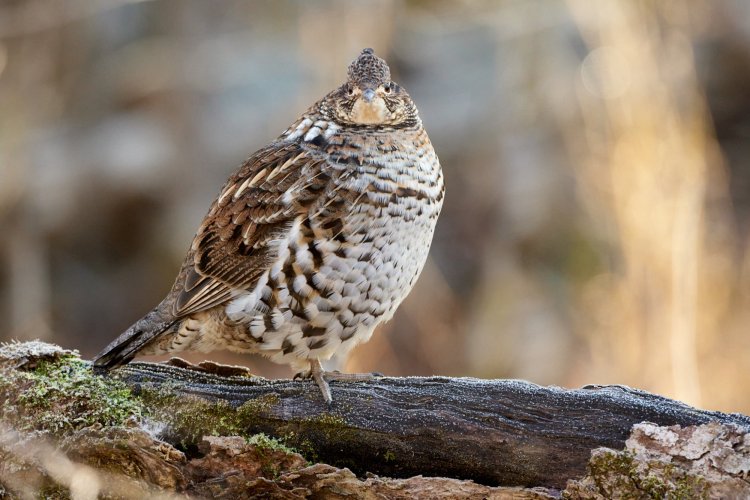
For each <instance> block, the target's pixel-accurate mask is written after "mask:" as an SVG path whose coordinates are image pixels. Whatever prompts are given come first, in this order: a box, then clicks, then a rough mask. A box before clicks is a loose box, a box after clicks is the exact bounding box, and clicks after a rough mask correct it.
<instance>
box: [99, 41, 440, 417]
mask: <svg viewBox="0 0 750 500" xmlns="http://www.w3.org/2000/svg"><path fill="white" fill-rule="evenodd" d="M348 77H349V78H348V81H347V82H346V83H344V84H343V85H341V86H340V87H339V88H337V89H336V90H334V91H333V92H331V93H329V94H328V95H326V96H325V97H324V98H323V99H321V100H320V101H318V102H317V103H315V104H314V105H313V106H312V107H311V108H310V109H308V110H307V112H305V113H304V114H303V115H302V117H300V118H299V119H298V120H297V121H296V122H295V123H294V124H293V125H292V126H291V127H289V128H288V129H287V130H286V131H285V132H284V133H283V134H282V135H281V136H280V137H279V138H278V139H276V140H275V141H273V142H272V143H271V144H270V145H269V146H267V147H265V148H263V149H261V150H259V151H257V152H256V153H255V154H253V155H252V156H251V157H250V158H249V159H248V160H247V161H245V162H244V163H243V164H242V166H241V167H240V169H239V171H237V172H236V173H235V174H234V175H232V176H231V177H230V178H229V181H228V182H227V183H226V185H225V186H224V188H223V189H222V190H221V193H220V194H219V196H218V198H217V199H216V200H215V201H214V203H213V205H212V206H211V209H210V210H209V212H208V215H207V216H206V218H205V220H204V221H203V223H202V224H201V226H200V228H199V229H198V232H197V234H196V235H195V239H194V240H193V243H192V246H191V247H190V250H189V251H188V254H187V257H186V259H185V262H184V264H183V265H182V269H181V270H180V273H179V275H178V276H177V279H176V281H175V284H174V286H173V287H172V291H171V292H170V293H169V294H168V295H167V297H166V298H165V299H164V300H163V301H162V302H161V303H160V304H159V305H158V306H156V308H155V309H154V310H153V311H151V312H150V313H148V314H147V315H146V316H145V317H143V318H142V319H140V320H138V321H137V322H136V323H135V324H134V325H133V326H131V327H130V328H129V329H128V330H127V331H126V332H125V333H123V334H122V335H120V336H119V337H118V338H117V339H116V340H115V341H114V342H112V343H111V344H110V345H108V346H107V347H106V348H105V349H104V350H103V351H102V352H101V353H100V354H99V355H98V357H97V358H96V360H95V362H94V363H95V367H97V368H98V369H100V370H101V369H105V370H106V369H111V368H114V367H117V366H119V365H122V364H125V363H127V362H128V361H130V360H131V359H132V358H133V357H134V356H136V355H138V354H162V353H167V352H176V351H183V350H194V351H203V352H208V351H213V350H216V349H229V350H232V351H238V352H247V353H256V354H261V355H263V356H266V357H268V358H270V359H271V360H273V361H275V362H278V363H286V364H289V365H291V366H292V367H294V368H296V369H298V370H302V373H301V374H302V375H303V376H305V377H312V378H313V379H314V380H315V381H316V382H317V384H318V386H319V387H320V389H321V391H322V392H323V397H324V398H325V400H326V401H327V402H330V401H331V393H330V389H329V387H328V383H327V381H326V379H328V380H330V379H347V378H356V377H357V375H354V374H351V375H347V374H341V373H337V372H336V373H334V372H324V371H323V370H322V367H321V364H320V362H321V360H327V359H329V358H330V357H331V356H332V355H333V354H334V353H346V352H348V351H349V350H350V349H351V348H352V347H354V346H355V345H357V344H359V343H361V342H365V341H367V340H368V339H369V338H370V336H371V335H372V332H373V330H374V329H375V327H376V326H377V325H378V324H379V323H381V322H383V321H386V320H388V319H390V318H391V317H392V316H393V313H394V312H395V311H396V308H397V307H398V306H399V304H400V303H401V301H402V300H403V299H404V298H405V297H406V295H407V294H408V293H409V291H410V290H411V288H412V286H413V285H414V282H415V281H416V279H417V277H418V275H419V273H420V272H421V270H422V267H423V265H424V263H425V259H426V258H427V252H428V250H429V248H430V243H431V241H432V234H433V231H434V229H435V223H436V221H437V218H438V215H439V214H440V208H441V206H442V203H443V193H444V187H443V176H442V173H441V170H440V164H439V162H438V158H437V156H436V155H435V151H434V150H433V148H432V144H431V143H430V139H429V138H428V137H427V133H426V132H425V130H424V128H423V127H422V121H421V120H420V118H419V116H418V114H417V108H416V106H415V105H414V103H413V102H412V100H411V98H410V97H409V94H407V93H406V91H405V90H404V89H403V88H401V87H400V86H399V85H397V84H396V83H394V82H392V81H391V75H390V70H389V68H388V65H387V64H386V62H385V61H384V60H382V59H380V58H379V57H377V56H376V55H375V54H374V53H373V50H372V49H365V50H363V51H362V53H361V54H360V55H359V57H357V59H356V60H354V62H352V64H351V65H350V66H349V71H348Z"/></svg>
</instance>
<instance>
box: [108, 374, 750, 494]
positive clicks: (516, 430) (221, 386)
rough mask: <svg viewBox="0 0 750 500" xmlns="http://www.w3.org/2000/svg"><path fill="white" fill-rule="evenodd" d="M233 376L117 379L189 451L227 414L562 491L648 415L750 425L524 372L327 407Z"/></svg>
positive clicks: (281, 385)
mask: <svg viewBox="0 0 750 500" xmlns="http://www.w3.org/2000/svg"><path fill="white" fill-rule="evenodd" d="M226 373H231V370H230V371H227V370H226V369H224V368H222V367H220V366H217V365H213V364H204V365H199V366H198V367H195V368H192V369H190V368H185V367H179V366H170V365H167V364H155V363H140V362H139V363H131V364H130V365H127V366H125V367H123V368H121V369H119V370H117V371H116V372H114V374H115V375H114V376H116V377H117V378H119V379H121V380H123V381H124V382H125V383H126V384H128V385H129V386H131V387H132V388H133V390H134V392H135V393H136V394H139V395H141V397H142V398H144V400H145V401H146V402H147V403H148V404H149V405H153V406H156V407H158V406H161V407H162V410H165V411H161V412H156V414H157V415H160V416H161V419H162V420H166V421H167V422H166V426H165V427H164V428H163V429H162V430H161V433H162V436H163V437H164V439H166V440H167V441H169V442H179V443H182V444H183V445H184V446H186V447H188V448H189V447H190V446H194V445H196V444H197V443H198V442H199V440H200V439H201V438H202V436H203V434H205V433H209V431H210V429H208V427H210V426H211V425H213V424H214V423H215V422H214V421H215V420H217V419H227V421H228V422H230V423H229V424H227V425H228V426H230V427H232V429H233V430H235V431H236V429H237V428H240V429H241V430H242V431H243V432H244V433H246V434H248V435H249V434H255V433H264V434H267V435H269V436H274V437H277V438H279V439H281V440H283V441H284V442H285V443H286V444H288V445H290V446H294V447H296V448H298V449H300V450H302V451H303V452H305V453H306V454H307V455H311V456H312V457H313V459H314V460H315V461H322V462H325V463H329V464H331V465H335V466H338V467H347V468H349V469H351V470H352V471H354V472H355V473H357V474H364V473H366V472H369V473H374V474H378V475H382V476H389V477H396V478H398V477H401V478H405V477H411V476H414V475H419V474H421V475H424V476H440V477H448V478H457V479H472V480H474V481H476V482H479V483H482V484H486V485H513V486H546V487H552V488H563V487H564V486H565V483H566V481H567V480H568V479H570V478H575V477H580V476H583V475H584V474H585V472H586V464H587V462H588V461H589V458H590V456H591V451H592V450H593V449H595V448H599V447H608V448H613V449H621V448H623V446H624V444H625V440H626V439H627V438H628V436H629V435H630V432H631V428H632V427H633V425H634V424H637V423H640V422H652V423H654V424H657V425H660V426H671V425H680V426H683V427H684V426H692V425H699V424H704V423H708V422H717V423H720V424H732V425H736V426H738V427H739V429H740V430H741V431H742V432H748V431H750V418H749V417H747V416H745V415H740V414H726V413H720V412H715V411H706V410H700V409H696V408H692V407H690V406H688V405H686V404H684V403H680V402H678V401H674V400H671V399H668V398H664V397H661V396H657V395H654V394H650V393H647V392H644V391H639V390H635V389H631V388H628V387H624V386H612V385H610V386H586V387H584V388H581V389H573V390H571V389H562V388H558V387H541V386H538V385H535V384H532V383H529V382H524V381H519V380H479V379H473V378H448V377H403V378H402V377H398V378H396V377H382V378H376V379H374V380H372V381H365V382H332V383H331V389H332V392H333V398H334V401H333V404H331V405H330V406H328V405H326V404H325V403H324V402H323V400H322V398H321V396H320V394H319V391H318V389H317V387H316V386H315V385H314V383H313V382H311V381H292V380H266V379H263V378H259V377H252V376H247V375H245V374H240V375H236V374H234V375H229V376H226V375H225V374H226ZM239 373H241V372H239ZM196 404H200V405H206V404H213V405H219V407H220V408H221V409H222V410H221V411H217V410H214V409H211V408H214V407H208V406H199V407H196V406H195V405H196ZM222 412H226V413H222ZM198 415H202V416H204V417H206V418H205V419H204V420H200V419H198V418H197V416H198ZM186 419H187V422H189V424H190V425H187V424H186Z"/></svg>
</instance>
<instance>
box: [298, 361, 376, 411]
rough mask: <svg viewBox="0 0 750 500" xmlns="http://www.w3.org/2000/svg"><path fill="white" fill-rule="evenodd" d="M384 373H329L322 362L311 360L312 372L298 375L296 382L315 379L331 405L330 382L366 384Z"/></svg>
mask: <svg viewBox="0 0 750 500" xmlns="http://www.w3.org/2000/svg"><path fill="white" fill-rule="evenodd" d="M382 376H383V374H382V373H341V372H340V371H338V370H336V371H331V372H327V371H324V370H323V366H322V365H321V364H320V360H317V359H311V360H310V370H309V371H303V372H300V373H297V374H296V375H295V376H294V380H297V379H303V380H304V379H313V380H314V381H315V383H316V384H318V387H319V388H320V392H322V393H323V399H324V400H325V402H326V403H327V404H331V402H332V401H333V398H332V397H331V388H330V386H329V385H328V381H329V380H336V381H341V382H364V381H367V380H373V379H375V378H377V377H382Z"/></svg>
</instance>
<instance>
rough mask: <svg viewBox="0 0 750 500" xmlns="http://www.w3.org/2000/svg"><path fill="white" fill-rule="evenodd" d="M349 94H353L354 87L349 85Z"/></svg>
mask: <svg viewBox="0 0 750 500" xmlns="http://www.w3.org/2000/svg"><path fill="white" fill-rule="evenodd" d="M349 95H354V87H349Z"/></svg>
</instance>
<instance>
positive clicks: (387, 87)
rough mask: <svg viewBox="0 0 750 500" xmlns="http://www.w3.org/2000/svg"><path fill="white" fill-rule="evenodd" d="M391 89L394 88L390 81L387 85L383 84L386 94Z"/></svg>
mask: <svg viewBox="0 0 750 500" xmlns="http://www.w3.org/2000/svg"><path fill="white" fill-rule="evenodd" d="M391 90H392V88H391V84H390V83H386V84H385V85H383V91H384V92H385V93H386V94H390V93H391Z"/></svg>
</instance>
